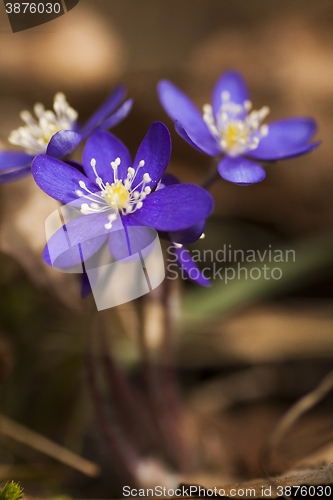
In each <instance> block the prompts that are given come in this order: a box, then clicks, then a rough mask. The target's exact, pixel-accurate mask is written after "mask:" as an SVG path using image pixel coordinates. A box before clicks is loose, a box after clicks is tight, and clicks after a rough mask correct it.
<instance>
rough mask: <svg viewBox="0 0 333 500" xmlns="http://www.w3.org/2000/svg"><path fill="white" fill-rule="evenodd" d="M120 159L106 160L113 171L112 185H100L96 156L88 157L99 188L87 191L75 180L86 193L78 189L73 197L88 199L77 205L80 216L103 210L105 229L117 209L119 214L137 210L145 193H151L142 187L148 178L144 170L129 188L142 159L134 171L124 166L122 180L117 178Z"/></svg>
mask: <svg viewBox="0 0 333 500" xmlns="http://www.w3.org/2000/svg"><path fill="white" fill-rule="evenodd" d="M120 162H121V161H120V158H116V159H115V160H114V161H112V162H111V163H110V165H111V167H112V169H113V172H114V182H113V183H112V184H109V183H108V182H106V184H104V182H103V179H102V178H101V177H99V175H98V172H97V163H96V159H95V158H92V159H91V161H90V165H91V167H92V169H93V171H94V174H95V176H96V184H97V185H98V187H99V191H97V192H92V191H90V190H89V189H88V188H87V186H86V184H85V182H84V181H82V180H81V181H79V185H80V187H81V188H82V190H84V191H85V193H86V194H85V193H84V192H82V191H80V190H77V191H75V193H76V195H77V196H80V197H84V199H85V200H89V201H90V204H88V203H82V204H81V212H82V213H83V214H84V215H88V214H93V213H101V212H106V215H107V217H108V219H109V221H108V222H107V223H106V224H105V228H106V229H111V227H112V222H113V221H114V220H115V219H116V218H117V213H118V211H121V212H122V214H123V215H127V214H131V213H133V212H135V211H136V210H139V209H140V208H142V206H143V201H144V200H145V199H146V197H147V195H148V194H149V193H151V187H150V186H146V184H147V183H149V182H151V180H152V179H151V177H150V175H149V174H148V173H147V172H146V173H144V174H143V176H142V181H141V182H140V183H139V184H137V185H136V186H135V187H134V188H132V184H133V182H134V180H135V178H136V175H137V173H138V171H139V169H140V168H142V167H144V165H145V162H144V160H141V161H140V162H139V163H138V168H137V170H136V171H135V170H134V168H133V167H129V168H128V169H127V176H126V179H125V180H124V181H123V180H120V179H118V166H119V165H120Z"/></svg>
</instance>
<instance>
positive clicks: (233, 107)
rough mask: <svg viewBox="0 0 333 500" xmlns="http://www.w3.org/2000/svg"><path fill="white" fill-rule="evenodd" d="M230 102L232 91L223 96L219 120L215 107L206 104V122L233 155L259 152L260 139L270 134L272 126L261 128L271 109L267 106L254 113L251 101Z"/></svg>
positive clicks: (225, 149)
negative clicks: (214, 111) (256, 150)
mask: <svg viewBox="0 0 333 500" xmlns="http://www.w3.org/2000/svg"><path fill="white" fill-rule="evenodd" d="M230 99H231V96H230V93H229V92H227V91H224V92H222V93H221V107H220V112H219V113H217V116H216V119H215V116H214V113H213V109H212V106H211V105H210V104H205V106H204V107H203V111H204V112H203V119H204V121H205V123H206V124H207V127H208V128H209V130H210V132H211V134H212V135H213V137H214V138H215V139H216V141H217V142H218V144H219V145H220V147H221V149H222V150H223V151H224V152H226V153H228V155H230V156H237V155H240V154H243V153H245V152H246V151H250V150H253V149H256V148H257V147H258V144H259V142H260V140H261V139H262V138H263V137H265V136H266V135H267V134H268V133H269V128H268V126H267V125H261V123H262V121H263V120H264V119H265V118H266V116H267V115H268V113H269V108H268V107H267V106H264V107H262V108H261V109H260V110H259V111H252V112H250V110H251V109H252V103H251V101H249V100H246V101H244V102H243V104H239V103H235V102H233V101H231V100H230Z"/></svg>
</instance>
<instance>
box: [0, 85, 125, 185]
mask: <svg viewBox="0 0 333 500" xmlns="http://www.w3.org/2000/svg"><path fill="white" fill-rule="evenodd" d="M125 93H126V91H125V87H124V86H123V85H118V87H116V88H115V89H114V91H113V92H112V93H111V94H110V95H109V97H108V98H107V100H106V101H105V102H104V103H103V104H102V105H101V106H100V108H99V109H98V110H97V111H96V112H95V113H94V114H93V115H92V116H91V118H90V119H89V120H88V121H87V123H85V124H84V125H82V126H81V125H80V124H79V123H78V121H77V118H78V113H77V111H75V109H73V108H71V107H70V105H69V104H68V102H67V101H66V97H65V96H64V94H62V93H61V92H58V93H57V94H56V95H55V98H54V104H53V109H54V111H48V110H45V108H44V106H43V105H42V104H39V103H38V104H36V105H35V106H34V112H35V115H36V117H37V120H36V119H35V118H34V117H33V116H32V115H31V114H30V113H29V111H22V113H21V115H20V116H21V118H22V120H23V121H24V122H25V126H23V127H19V128H18V129H17V130H13V131H12V132H11V134H10V136H9V139H8V140H9V142H10V143H11V144H13V145H16V146H21V147H22V148H23V149H24V152H22V151H19V150H2V151H0V172H4V173H1V174H0V184H4V183H7V182H13V181H17V180H19V179H22V178H23V177H26V176H27V175H29V174H30V173H31V162H32V160H33V159H34V157H35V156H36V155H38V154H41V153H46V154H47V155H49V156H52V157H53V158H63V157H65V156H66V155H68V154H70V153H72V151H74V149H75V148H76V147H77V146H78V144H80V142H81V141H82V140H84V139H86V138H87V137H89V136H90V135H91V134H92V133H93V132H94V131H95V130H106V129H109V128H112V127H114V126H115V125H117V124H118V123H119V122H120V121H122V120H123V119H124V118H126V116H127V115H128V113H129V112H130V110H131V107H132V99H130V100H128V101H126V102H124V103H123V104H122V105H121V106H120V104H121V103H122V102H123V100H124V98H125ZM119 106H120V107H119ZM117 108H118V109H117Z"/></svg>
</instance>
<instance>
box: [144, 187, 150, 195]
mask: <svg viewBox="0 0 333 500" xmlns="http://www.w3.org/2000/svg"><path fill="white" fill-rule="evenodd" d="M145 193H146V194H149V193H151V188H150V187H149V186H146V187H145Z"/></svg>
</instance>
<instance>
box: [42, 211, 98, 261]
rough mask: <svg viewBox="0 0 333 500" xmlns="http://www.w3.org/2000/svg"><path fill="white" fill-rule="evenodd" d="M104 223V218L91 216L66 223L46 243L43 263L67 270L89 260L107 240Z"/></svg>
mask: <svg viewBox="0 0 333 500" xmlns="http://www.w3.org/2000/svg"><path fill="white" fill-rule="evenodd" d="M106 221H107V219H106V217H105V216H102V215H101V214H93V215H81V216H79V217H78V218H76V219H73V220H71V221H70V222H68V223H66V224H65V225H64V226H63V227H61V228H60V229H58V231H56V232H55V233H54V235H53V236H51V238H50V239H49V241H48V242H47V246H46V248H45V250H44V254H43V258H44V261H45V262H46V263H47V264H48V265H53V266H54V267H59V268H68V267H73V266H76V265H77V264H79V263H81V262H82V261H85V260H87V259H89V258H90V257H91V256H92V255H94V254H95V253H96V252H97V251H98V250H99V249H100V247H101V246H102V245H103V243H104V242H105V241H106V240H107V236H108V230H107V229H105V227H104V225H105V222H106ZM79 246H80V248H79Z"/></svg>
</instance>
